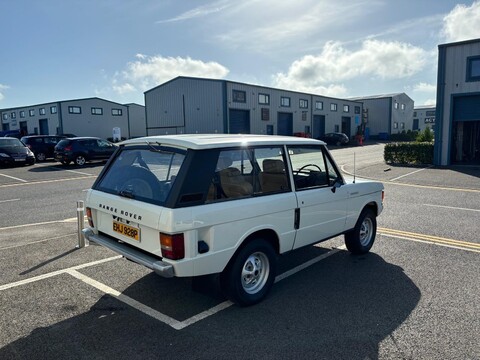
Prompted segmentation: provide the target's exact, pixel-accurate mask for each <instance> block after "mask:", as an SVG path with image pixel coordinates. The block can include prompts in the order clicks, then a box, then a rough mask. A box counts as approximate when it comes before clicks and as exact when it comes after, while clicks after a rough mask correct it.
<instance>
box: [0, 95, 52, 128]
mask: <svg viewBox="0 0 480 360" xmlns="http://www.w3.org/2000/svg"><path fill="white" fill-rule="evenodd" d="M52 107H55V109H56V112H54V113H52V111H51V109H52ZM31 111H32V114H33V115H32V116H31V115H30V112H31ZM59 111H60V109H59V104H58V103H56V102H52V103H46V104H38V105H32V106H25V107H17V108H10V109H2V110H1V111H0V112H1V118H0V119H1V123H2V125H3V124H6V125H7V124H8V128H9V129H10V130H19V129H20V128H21V125H22V124H20V123H26V126H27V132H28V134H35V133H36V134H40V120H44V119H46V120H47V124H48V132H49V134H48V135H56V134H57V133H59V132H60V131H61V129H60V127H61V124H60V116H59ZM42 112H44V114H42ZM12 113H14V114H15V115H13V116H14V117H12ZM4 115H5V116H4ZM22 115H23V117H21V116H22ZM4 117H5V118H6V119H5V118H4ZM1 129H2V126H0V130H1ZM45 135H47V134H45Z"/></svg>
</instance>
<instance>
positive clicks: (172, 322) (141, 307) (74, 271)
mask: <svg viewBox="0 0 480 360" xmlns="http://www.w3.org/2000/svg"><path fill="white" fill-rule="evenodd" d="M343 249H345V245H342V246H340V247H338V248H335V249H333V250H331V251H329V252H327V253H326V254H323V255H320V256H318V257H316V258H314V259H312V260H310V261H307V262H306V263H303V264H301V265H299V266H297V267H295V268H293V269H291V270H289V271H287V272H285V273H283V274H280V275H278V276H277V277H276V278H275V283H277V282H279V281H282V280H284V279H286V278H288V277H289V276H292V275H293V274H296V273H298V272H299V271H301V270H304V269H306V268H307V267H309V266H312V265H314V264H316V263H317V262H319V261H321V260H324V259H326V258H327V257H329V256H331V255H334V254H336V253H337V252H339V251H340V250H343ZM121 257H122V256H121V255H117V256H113V257H110V258H106V259H102V260H98V261H93V262H90V263H86V264H82V265H77V266H73V267H71V268H67V269H63V270H58V271H54V272H51V273H48V274H43V275H39V276H35V277H33V278H30V279H25V280H21V281H17V282H14V283H10V284H6V285H2V286H0V291H2V290H7V289H11V288H13V287H17V286H21V285H25V284H30V283H33V282H35V281H40V280H44V279H48V278H51V277H54V276H57V275H61V274H69V275H71V276H73V277H75V278H76V279H79V280H81V281H83V282H84V283H86V284H88V285H90V286H93V287H95V288H96V289H98V290H100V291H102V292H104V293H105V294H109V295H111V296H113V297H115V298H116V299H118V300H119V301H121V302H123V303H125V304H127V305H129V306H131V307H133V308H134V309H136V310H138V311H141V312H142V313H144V314H146V315H148V316H150V317H152V318H154V319H156V320H158V321H160V322H162V323H164V324H166V325H169V326H170V327H172V328H173V329H175V330H182V329H184V328H186V327H187V326H190V325H192V324H195V323H196V322H198V321H200V320H203V319H206V318H208V317H209V316H212V315H214V314H216V313H218V312H220V311H222V310H225V309H227V308H229V307H230V306H232V305H233V303H232V302H231V301H224V302H222V303H220V304H218V305H216V306H214V307H212V308H210V309H207V310H205V311H203V312H201V313H199V314H197V315H194V316H192V317H190V318H188V319H186V320H184V321H178V320H176V319H174V318H171V317H170V316H168V315H165V314H163V313H161V312H159V311H157V310H155V309H152V308H151V307H149V306H147V305H145V304H142V303H140V302H139V301H137V300H135V299H132V298H131V297H129V296H127V295H124V294H122V293H121V292H120V291H118V290H115V289H113V288H111V287H109V286H107V285H105V284H103V283H101V282H99V281H97V280H94V279H92V278H90V277H88V276H86V275H84V274H82V273H80V272H78V270H80V269H83V268H87V267H90V266H94V265H98V264H101V263H104V262H108V261H111V260H116V259H120V258H121Z"/></svg>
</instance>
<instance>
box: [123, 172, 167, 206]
mask: <svg viewBox="0 0 480 360" xmlns="http://www.w3.org/2000/svg"><path fill="white" fill-rule="evenodd" d="M123 177H125V178H126V180H125V181H124V182H123V183H122V186H121V187H120V188H121V189H122V190H130V189H131V191H132V194H133V195H134V196H140V197H145V198H149V199H159V198H161V197H162V194H160V191H161V188H160V182H159V181H158V179H157V178H156V176H155V175H153V174H152V173H151V172H150V171H148V170H147V169H145V168H143V167H141V166H131V167H130V168H128V169H127V170H126V174H123Z"/></svg>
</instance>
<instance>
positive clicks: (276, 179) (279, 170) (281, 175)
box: [261, 159, 288, 192]
mask: <svg viewBox="0 0 480 360" xmlns="http://www.w3.org/2000/svg"><path fill="white" fill-rule="evenodd" d="M261 186H262V191H263V192H275V191H284V190H287V189H288V181H287V175H286V173H285V164H284V162H283V161H282V160H275V159H265V160H263V172H262V173H261Z"/></svg>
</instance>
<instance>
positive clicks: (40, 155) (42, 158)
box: [35, 152, 47, 161]
mask: <svg viewBox="0 0 480 360" xmlns="http://www.w3.org/2000/svg"><path fill="white" fill-rule="evenodd" d="M35 157H36V158H37V161H45V159H46V158H47V156H46V155H45V153H43V152H38V153H36V154H35Z"/></svg>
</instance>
